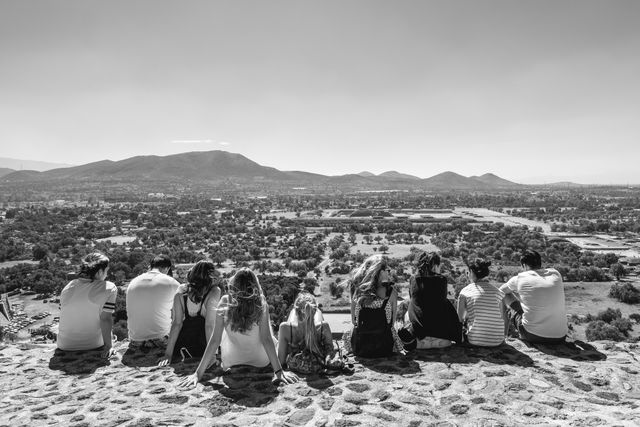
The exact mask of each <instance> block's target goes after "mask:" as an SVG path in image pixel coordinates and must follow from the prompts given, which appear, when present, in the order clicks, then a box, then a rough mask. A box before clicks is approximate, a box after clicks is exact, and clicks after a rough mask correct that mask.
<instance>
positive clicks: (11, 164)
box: [0, 157, 73, 176]
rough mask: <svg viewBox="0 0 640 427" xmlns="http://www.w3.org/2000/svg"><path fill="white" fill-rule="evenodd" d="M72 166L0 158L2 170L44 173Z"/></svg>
mask: <svg viewBox="0 0 640 427" xmlns="http://www.w3.org/2000/svg"><path fill="white" fill-rule="evenodd" d="M70 166H73V165H67V164H64V163H51V162H40V161H36V160H21V159H10V158H7V157H0V169H2V168H9V169H13V170H16V171H18V170H35V171H40V172H42V171H47V170H51V169H57V168H66V167H70ZM0 176H1V175H0Z"/></svg>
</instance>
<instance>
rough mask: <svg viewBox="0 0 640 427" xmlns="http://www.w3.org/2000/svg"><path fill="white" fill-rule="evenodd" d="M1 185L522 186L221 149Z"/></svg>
mask: <svg viewBox="0 0 640 427" xmlns="http://www.w3.org/2000/svg"><path fill="white" fill-rule="evenodd" d="M0 181H2V182H4V183H20V182H22V183H29V182H34V183H35V182H49V181H70V182H78V181H86V182H104V183H108V182H120V183H131V184H140V183H142V182H149V181H162V182H177V183H180V182H186V183H198V184H200V183H201V184H207V183H217V182H236V183H242V182H259V183H264V184H265V185H267V184H272V185H294V186H301V187H304V186H306V185H327V186H333V187H336V188H340V187H354V186H355V187H362V188H372V189H386V190H388V189H420V188H422V189H434V190H492V189H509V188H520V187H522V185H521V184H517V183H514V182H512V181H508V180H506V179H504V178H501V177H498V176H497V175H494V174H492V173H486V174H484V175H482V176H479V177H477V176H473V177H465V176H463V175H460V174H458V173H455V172H452V171H446V172H442V173H440V174H437V175H434V176H432V177H429V178H424V179H421V178H419V177H416V176H413V175H409V174H404V173H401V172H398V171H386V172H383V173H381V174H379V175H374V174H372V173H370V172H366V171H365V172H360V173H357V174H356V173H354V174H344V175H333V176H331V175H322V174H317V173H311V172H306V171H281V170H278V169H276V168H273V167H269V166H263V165H260V164H258V163H257V162H255V161H253V160H251V159H249V158H247V157H245V156H243V155H241V154H238V153H230V152H227V151H222V150H213V151H193V152H186V153H179V154H171V155H168V156H157V155H145V156H135V157H130V158H127V159H123V160H119V161H113V160H100V161H97V162H91V163H87V164H84V165H79V166H71V167H63V168H56V169H51V170H48V171H42V172H40V171H34V170H21V171H9V172H8V173H7V174H6V175H4V176H2V175H0Z"/></svg>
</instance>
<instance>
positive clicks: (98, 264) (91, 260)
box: [78, 252, 109, 280]
mask: <svg viewBox="0 0 640 427" xmlns="http://www.w3.org/2000/svg"><path fill="white" fill-rule="evenodd" d="M108 266H109V258H107V256H106V255H105V254H103V253H102V252H93V253H90V254H89V255H87V256H86V257H84V259H83V260H82V264H81V265H80V273H79V274H78V275H79V276H80V277H84V278H85V279H91V280H94V279H95V278H96V274H97V273H98V271H100V270H103V269H105V268H107V267H108Z"/></svg>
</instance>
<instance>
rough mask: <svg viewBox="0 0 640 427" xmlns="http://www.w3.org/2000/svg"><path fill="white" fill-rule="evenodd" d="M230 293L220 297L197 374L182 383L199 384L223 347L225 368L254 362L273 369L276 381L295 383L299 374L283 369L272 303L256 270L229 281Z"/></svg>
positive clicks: (244, 272)
mask: <svg viewBox="0 0 640 427" xmlns="http://www.w3.org/2000/svg"><path fill="white" fill-rule="evenodd" d="M228 288H229V293H228V294H227V295H224V296H223V297H222V298H221V299H220V304H219V305H218V310H217V314H216V321H215V326H214V328H213V333H212V334H211V337H209V342H208V344H207V348H206V350H205V352H204V355H203V356H202V360H201V361H200V364H199V365H198V368H197V369H196V372H195V373H194V374H193V375H190V376H189V377H187V378H185V379H184V380H183V381H182V385H183V386H186V387H189V386H195V385H196V384H197V383H198V381H200V379H201V378H202V376H203V375H204V372H205V370H206V369H207V368H208V367H209V366H210V365H211V364H212V362H213V361H214V358H215V355H216V352H217V351H218V347H220V352H221V359H222V368H223V369H230V368H231V367H233V366H236V365H251V366H255V367H258V368H262V367H264V366H266V365H268V364H269V363H270V364H271V367H272V368H273V382H274V383H281V382H282V383H285V384H289V383H293V382H296V381H297V380H298V377H297V376H296V375H295V374H293V373H291V372H285V371H284V370H283V369H282V364H281V363H280V360H279V359H278V354H277V353H276V340H275V338H274V337H273V333H272V331H271V321H270V318H269V305H268V304H267V300H266V298H265V296H264V294H263V292H262V287H261V286H260V282H259V281H258V278H257V277H256V275H255V274H254V273H253V271H251V270H249V269H248V268H243V269H240V270H239V271H238V272H237V273H236V274H235V275H234V276H233V277H232V278H231V279H230V280H229V286H228Z"/></svg>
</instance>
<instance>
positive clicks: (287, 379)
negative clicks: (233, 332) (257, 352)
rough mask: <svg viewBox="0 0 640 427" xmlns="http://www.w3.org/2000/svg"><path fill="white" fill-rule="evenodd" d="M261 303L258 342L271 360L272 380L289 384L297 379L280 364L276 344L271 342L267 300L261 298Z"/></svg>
mask: <svg viewBox="0 0 640 427" xmlns="http://www.w3.org/2000/svg"><path fill="white" fill-rule="evenodd" d="M262 305H263V307H264V310H263V313H262V317H260V323H259V325H258V326H259V327H260V332H259V333H260V342H261V343H262V346H263V347H264V351H265V352H266V353H267V357H268V358H269V362H271V367H272V368H273V374H274V379H273V381H274V382H284V383H285V384H290V383H294V382H296V381H298V377H297V376H296V375H295V374H293V373H291V372H285V371H284V370H283V369H282V364H281V363H280V359H278V354H277V353H276V346H275V344H274V343H273V335H272V333H271V319H270V317H269V305H268V304H267V301H266V300H265V299H264V298H263V299H262Z"/></svg>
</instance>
